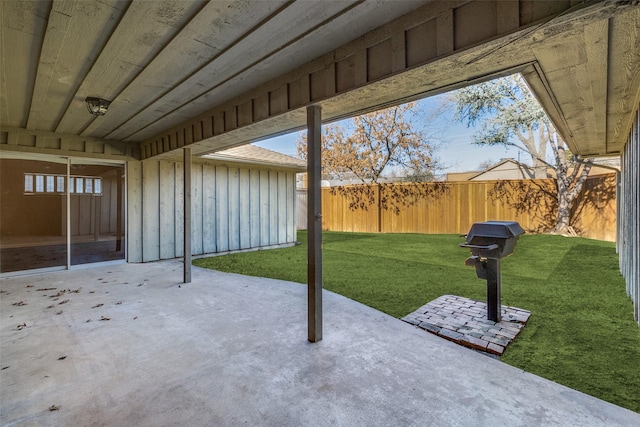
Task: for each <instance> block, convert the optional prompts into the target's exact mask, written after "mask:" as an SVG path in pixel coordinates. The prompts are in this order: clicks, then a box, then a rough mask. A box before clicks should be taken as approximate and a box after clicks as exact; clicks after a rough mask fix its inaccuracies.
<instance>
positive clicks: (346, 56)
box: [0, 0, 640, 158]
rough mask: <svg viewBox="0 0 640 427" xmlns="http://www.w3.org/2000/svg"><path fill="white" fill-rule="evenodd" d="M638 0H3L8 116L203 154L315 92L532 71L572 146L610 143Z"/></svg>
mask: <svg viewBox="0 0 640 427" xmlns="http://www.w3.org/2000/svg"><path fill="white" fill-rule="evenodd" d="M634 3H636V2H625V1H588V2H570V1H567V2H531V1H516V0H513V1H479V0H476V1H466V0H464V1H463V0H460V1H440V2H439V1H427V0H417V1H396V0H380V1H377V2H373V1H353V0H351V1H331V2H326V1H318V2H308V1H286V0H272V1H267V0H238V1H215V2H200V1H195V0H194V1H188V0H180V1H163V2H128V1H124V0H110V1H106V2H84V1H57V0H55V1H40V2H23V1H4V2H2V4H1V6H0V11H1V14H2V16H1V20H2V30H1V31H2V40H3V42H2V58H3V61H2V65H1V67H2V69H1V71H2V76H1V77H2V82H1V84H2V91H0V92H1V95H0V112H1V116H0V121H1V122H2V125H3V127H4V126H9V127H13V128H19V129H25V130H27V131H31V132H38V134H39V135H43V134H46V133H50V134H54V135H76V136H79V137H84V138H95V139H101V140H110V141H119V142H122V143H126V144H128V145H129V146H132V147H135V148H136V149H137V148H139V149H140V153H141V157H142V158H148V157H154V156H160V157H171V156H174V155H175V154H177V153H178V151H179V149H180V148H182V147H184V146H190V147H191V148H192V152H193V153H194V154H205V153H208V152H213V151H217V150H221V149H224V148H228V147H232V146H237V145H239V144H243V143H246V142H251V141H255V140H258V139H263V138H265V137H268V136H271V135H275V134H281V133H284V132H288V131H291V130H294V129H299V128H302V127H304V126H305V123H306V112H305V107H306V106H308V105H311V104H315V105H320V106H321V107H322V111H323V119H324V120H325V121H331V120H336V119H339V118H344V117H349V116H353V115H355V114H358V113H362V112H366V111H371V110H374V109H376V108H380V107H384V106H388V105H393V104H397V103H400V102H403V101H407V100H411V99H416V98H419V97H424V96H429V95H432V94H437V93H442V92H444V91H447V90H450V89H453V88H457V87H461V86H464V85H468V84H471V83H476V82H480V81H484V80H487V79H490V78H493V77H495V76H499V75H504V74H509V73H512V72H522V73H523V75H524V76H525V78H526V79H527V81H528V82H529V84H530V86H531V87H532V89H533V91H534V93H535V94H536V96H537V97H538V98H539V99H540V101H541V103H542V104H543V106H544V108H545V109H546V110H547V112H548V113H549V115H550V117H551V118H552V120H553V122H554V123H555V124H556V126H557V127H558V129H559V131H560V132H561V134H562V135H563V136H564V137H565V139H566V140H567V141H568V143H569V145H570V148H571V150H572V151H573V152H574V153H576V154H580V155H582V156H592V155H595V156H600V155H612V154H616V153H618V152H619V151H620V149H621V147H622V146H623V144H624V142H625V141H626V138H627V135H628V133H629V129H630V127H631V121H632V115H633V112H634V111H635V110H636V109H637V108H638V103H639V102H640V46H639V41H638V38H639V33H640V31H639V29H640V7H638V6H637V5H633V4H634ZM87 96H99V97H101V98H105V99H108V100H110V101H111V105H110V107H109V110H108V112H107V114H106V115H105V116H100V117H96V116H92V115H90V114H88V112H87V110H86V107H85V105H84V99H85V98H86V97H87ZM35 145H36V146H37V143H36V144H35ZM4 149H6V147H4Z"/></svg>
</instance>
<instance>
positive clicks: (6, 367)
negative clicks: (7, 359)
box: [1, 366, 9, 371]
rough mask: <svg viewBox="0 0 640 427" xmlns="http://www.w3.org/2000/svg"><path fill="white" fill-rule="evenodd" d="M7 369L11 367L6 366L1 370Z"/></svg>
mask: <svg viewBox="0 0 640 427" xmlns="http://www.w3.org/2000/svg"><path fill="white" fill-rule="evenodd" d="M5 369H9V367H8V366H4V367H3V368H2V369H1V370H2V371H4V370H5Z"/></svg>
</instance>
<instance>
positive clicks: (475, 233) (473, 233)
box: [466, 221, 524, 242]
mask: <svg viewBox="0 0 640 427" xmlns="http://www.w3.org/2000/svg"><path fill="white" fill-rule="evenodd" d="M521 234H524V230H523V229H522V227H520V224H518V223H517V222H515V221H486V222H476V223H474V224H473V225H472V226H471V230H469V234H467V236H466V237H467V242H471V241H472V240H473V238H474V237H488V238H494V239H509V238H511V237H519V236H520V235H521Z"/></svg>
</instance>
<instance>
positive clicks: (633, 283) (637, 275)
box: [618, 109, 640, 325]
mask: <svg viewBox="0 0 640 427" xmlns="http://www.w3.org/2000/svg"><path fill="white" fill-rule="evenodd" d="M639 128H640V109H639V110H638V111H636V118H635V121H634V124H633V127H632V129H631V134H630V136H629V140H628V141H627V144H626V145H625V147H624V151H623V152H622V173H621V179H620V184H621V185H620V203H619V209H620V212H619V214H618V221H619V222H620V224H619V227H618V253H619V255H620V271H621V272H622V275H623V276H624V278H625V280H626V282H627V294H628V295H629V297H631V299H632V300H633V304H634V316H635V319H636V321H638V324H639V325H640V217H639V212H640V129H639Z"/></svg>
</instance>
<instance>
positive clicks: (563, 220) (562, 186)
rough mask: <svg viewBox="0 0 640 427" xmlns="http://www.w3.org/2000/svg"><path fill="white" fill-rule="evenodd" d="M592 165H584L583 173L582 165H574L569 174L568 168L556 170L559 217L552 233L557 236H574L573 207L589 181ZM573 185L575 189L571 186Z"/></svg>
mask: <svg viewBox="0 0 640 427" xmlns="http://www.w3.org/2000/svg"><path fill="white" fill-rule="evenodd" d="M590 169H591V165H584V167H583V168H582V172H581V173H578V172H579V171H580V165H579V164H575V163H574V169H573V171H572V172H571V174H568V168H566V167H558V168H556V186H557V189H558V196H557V200H558V216H557V218H556V225H555V227H553V230H552V233H555V234H565V235H567V234H572V235H573V233H572V232H571V231H572V230H571V205H572V204H573V202H574V201H575V200H576V199H577V198H578V196H579V195H580V192H581V191H582V186H583V185H584V182H585V181H586V180H587V176H588V175H589V170H590ZM572 184H573V187H572V186H571V185H572Z"/></svg>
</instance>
